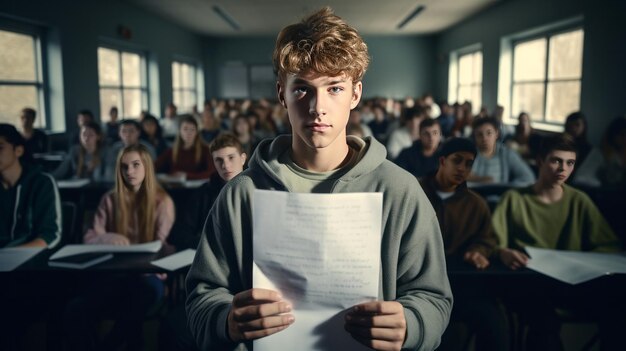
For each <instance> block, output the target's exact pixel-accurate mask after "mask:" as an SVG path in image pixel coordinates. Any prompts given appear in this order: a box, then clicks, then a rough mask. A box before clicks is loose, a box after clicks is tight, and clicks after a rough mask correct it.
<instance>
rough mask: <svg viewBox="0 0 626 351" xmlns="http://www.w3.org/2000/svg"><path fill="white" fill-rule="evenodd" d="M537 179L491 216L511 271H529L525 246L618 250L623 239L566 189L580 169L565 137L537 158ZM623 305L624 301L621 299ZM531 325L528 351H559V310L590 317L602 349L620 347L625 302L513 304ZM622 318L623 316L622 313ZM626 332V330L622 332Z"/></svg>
mask: <svg viewBox="0 0 626 351" xmlns="http://www.w3.org/2000/svg"><path fill="white" fill-rule="evenodd" d="M537 161H538V166H539V177H538V179H537V182H536V183H535V184H533V185H531V186H530V187H527V188H522V189H513V190H510V191H508V192H507V193H505V194H504V196H503V197H502V199H501V200H500V203H499V204H498V207H497V208H496V210H495V211H494V214H493V225H494V229H495V231H496V233H497V235H498V237H499V242H500V249H499V256H500V259H501V260H502V262H503V263H504V264H505V265H506V266H508V267H509V268H511V269H518V268H521V267H525V266H526V264H527V263H528V259H529V257H528V255H527V254H526V253H525V252H524V248H525V247H526V246H532V247H539V248H546V249H556V250H575V251H601V252H610V251H613V252H614V251H619V249H620V247H621V246H620V242H619V239H618V238H617V237H616V236H615V234H614V233H613V230H612V229H611V227H610V226H609V224H608V223H607V222H606V220H605V219H604V218H603V217H602V214H601V213H600V211H599V210H598V209H597V207H596V206H595V205H594V204H593V202H592V201H591V199H590V198H589V197H588V196H587V195H586V194H584V193H583V192H581V191H579V190H577V189H574V188H572V187H570V186H569V185H567V184H565V181H566V180H567V179H568V178H569V176H570V175H571V174H572V171H573V170H574V165H575V164H576V147H575V144H574V143H573V141H572V140H571V139H569V138H568V137H565V136H556V137H552V138H547V139H546V140H545V141H544V144H543V145H542V148H541V149H540V151H539V154H538V160H537ZM620 300H622V301H623V299H620ZM510 305H511V307H512V308H513V309H515V310H517V311H518V313H519V314H520V316H521V318H522V320H523V321H524V322H525V323H526V324H527V325H528V334H527V341H526V344H527V347H528V349H529V350H560V349H562V347H563V346H562V343H561V340H560V338H559V330H560V321H559V318H558V316H557V314H556V312H555V307H557V306H558V307H562V308H567V309H574V310H576V311H583V312H584V313H585V314H590V315H592V316H593V317H595V319H596V320H597V321H598V322H599V323H600V330H601V338H602V343H603V349H613V348H614V347H618V346H617V345H618V344H619V343H620V341H619V340H615V339H616V338H617V336H618V335H619V333H617V332H616V330H619V328H620V326H622V327H623V326H624V325H625V323H624V322H625V321H624V317H623V315H622V316H619V313H615V311H623V310H624V303H623V302H617V303H616V301H614V300H613V299H611V297H610V296H608V294H607V296H604V297H603V299H600V300H596V299H588V300H586V301H580V300H579V299H576V300H574V301H569V300H568V299H566V298H561V299H559V301H552V300H550V299H548V298H546V299H538V298H533V299H532V300H531V299H520V300H517V301H513V302H511V304H510ZM620 313H621V312H620ZM624 330H626V329H624Z"/></svg>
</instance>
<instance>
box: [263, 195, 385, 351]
mask: <svg viewBox="0 0 626 351" xmlns="http://www.w3.org/2000/svg"><path fill="white" fill-rule="evenodd" d="M252 216H253V233H254V236H253V257H254V262H253V266H252V272H253V273H252V274H253V278H252V279H253V286H254V287H255V288H265V289H272V290H276V291H280V292H281V294H282V295H283V296H284V298H285V299H286V300H288V301H290V302H291V303H292V306H293V312H292V313H293V315H294V317H295V323H294V324H292V325H291V326H289V327H288V328H287V329H285V330H283V331H281V332H279V333H276V334H273V335H271V336H269V337H265V338H262V339H259V340H255V341H254V350H255V351H269V350H271V351H274V350H342V351H347V350H369V349H368V348H366V347H365V346H363V345H361V344H359V343H358V342H356V341H355V340H354V339H353V338H352V337H351V336H350V334H348V333H347V332H346V331H345V330H344V328H343V325H344V314H345V311H346V309H348V308H350V307H352V306H354V305H356V304H358V303H361V302H365V301H371V300H376V299H377V298H378V289H379V287H378V286H379V274H380V242H381V224H382V194H381V193H348V194H298V193H289V192H283V191H264V190H257V191H255V192H254V198H253V202H252Z"/></svg>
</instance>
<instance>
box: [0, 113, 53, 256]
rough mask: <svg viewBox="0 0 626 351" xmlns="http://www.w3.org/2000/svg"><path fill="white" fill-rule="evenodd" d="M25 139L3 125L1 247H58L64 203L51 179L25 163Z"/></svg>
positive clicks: (0, 129) (0, 138) (0, 135)
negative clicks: (62, 204)
mask: <svg viewBox="0 0 626 351" xmlns="http://www.w3.org/2000/svg"><path fill="white" fill-rule="evenodd" d="M25 143H26V142H25V140H24V137H23V136H22V135H21V134H20V133H19V132H18V131H17V129H15V127H14V126H12V125H10V124H5V123H0V181H1V182H2V187H0V247H13V246H24V247H26V246H40V247H48V248H53V247H55V246H56V245H57V244H58V243H59V241H61V201H60V198H59V191H58V189H57V187H56V183H55V182H54V179H53V178H52V176H50V175H49V174H47V173H44V172H42V171H41V167H39V166H36V165H32V164H30V163H29V162H24V158H25V157H26V155H25V152H26V151H25V147H24V145H25Z"/></svg>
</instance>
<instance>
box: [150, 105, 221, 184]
mask: <svg viewBox="0 0 626 351" xmlns="http://www.w3.org/2000/svg"><path fill="white" fill-rule="evenodd" d="M156 170H157V172H159V173H167V174H170V175H174V176H177V175H178V176H180V175H184V176H185V177H186V179H208V178H209V177H210V176H211V174H213V172H215V166H214V165H213V161H212V160H211V152H210V151H209V147H208V145H206V143H204V141H203V140H202V137H201V136H200V131H199V128H198V121H196V119H195V118H194V117H193V116H190V115H185V116H183V117H182V118H181V120H180V127H179V129H178V134H177V135H176V140H175V141H174V145H173V146H172V147H171V148H169V149H167V150H166V151H165V152H164V153H163V154H161V155H160V156H159V158H158V159H157V161H156Z"/></svg>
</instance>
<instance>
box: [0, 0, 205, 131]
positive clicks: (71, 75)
mask: <svg viewBox="0 0 626 351" xmlns="http://www.w3.org/2000/svg"><path fill="white" fill-rule="evenodd" d="M0 14H2V15H4V16H10V17H12V18H15V19H18V20H22V19H23V20H25V21H35V22H39V24H41V25H42V26H43V27H45V28H52V29H54V32H55V33H58V40H59V41H60V47H61V55H62V72H63V88H64V100H65V104H64V105H65V117H66V121H67V128H68V130H73V129H74V128H75V124H76V122H75V115H76V113H77V111H79V110H80V109H83V108H89V109H91V110H92V111H93V112H94V113H96V114H98V113H99V111H100V106H99V95H98V59H97V47H98V44H99V43H100V42H101V40H108V41H117V42H119V43H120V44H121V45H126V46H129V47H135V48H138V49H142V50H145V51H147V52H148V54H149V55H148V59H149V61H150V62H151V63H152V64H153V66H154V67H153V69H152V70H151V71H152V73H153V74H152V77H150V78H152V79H157V80H158V84H154V83H157V82H151V83H150V84H151V85H152V86H160V89H158V90H157V91H156V92H153V93H155V96H154V99H152V100H153V101H151V103H150V107H151V112H153V113H155V114H157V115H160V114H161V112H160V111H156V110H155V109H156V108H158V109H161V110H162V107H163V106H165V104H166V103H167V102H169V101H171V100H172V91H171V86H172V73H171V61H172V58H174V57H177V56H183V57H188V58H192V59H195V60H197V61H198V62H202V61H204V59H205V58H204V52H203V50H202V48H203V39H202V38H201V37H200V36H198V35H195V34H192V33H190V32H188V31H186V30H184V29H181V28H180V27H179V26H177V25H174V24H172V23H171V22H169V21H166V20H163V19H161V18H160V17H157V16H155V15H152V14H149V13H147V12H145V11H143V10H140V9H138V8H136V7H135V6H133V5H130V4H128V3H126V2H120V1H116V0H110V1H96V0H83V1H73V0H55V1H50V0H10V1H2V2H1V4H0ZM0 21H2V18H0ZM119 25H124V26H126V27H129V28H130V29H131V31H132V38H131V39H130V40H125V39H121V38H120V37H119V36H118V34H117V28H118V26H119ZM50 69H55V67H50ZM155 76H158V77H155ZM57 113H58V112H57ZM52 117H53V118H54V119H59V116H58V115H57V116H52ZM61 119H62V118H61Z"/></svg>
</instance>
